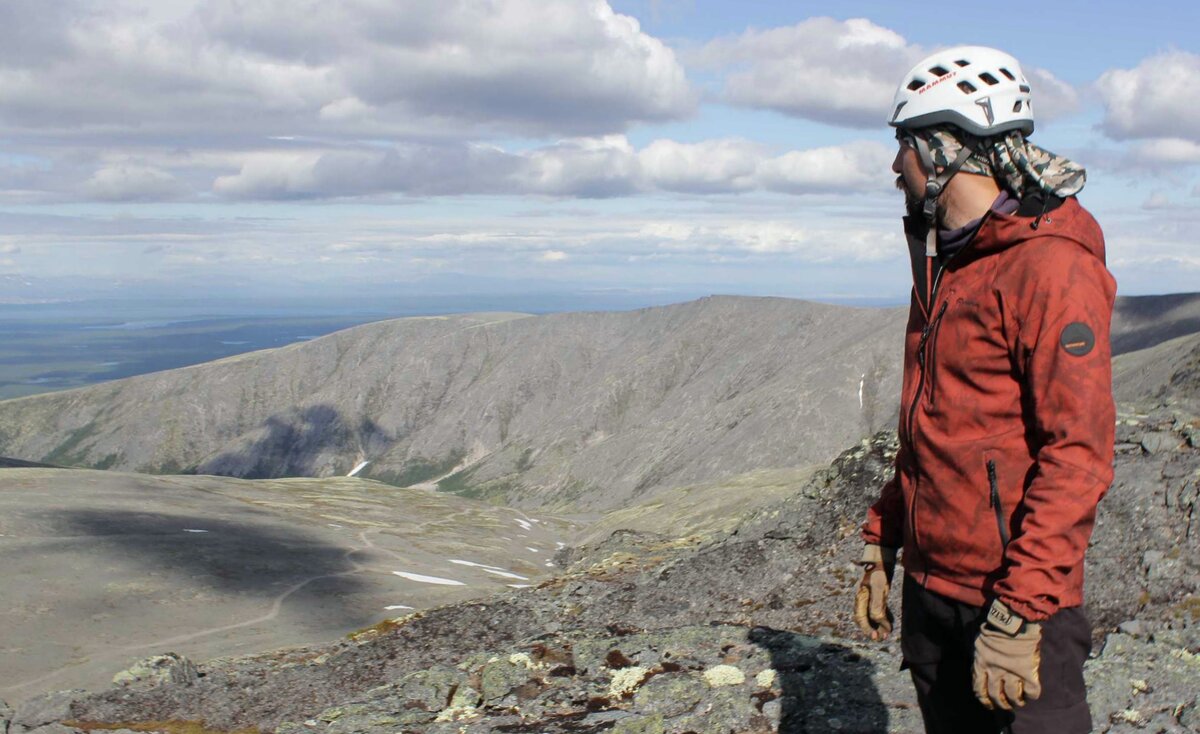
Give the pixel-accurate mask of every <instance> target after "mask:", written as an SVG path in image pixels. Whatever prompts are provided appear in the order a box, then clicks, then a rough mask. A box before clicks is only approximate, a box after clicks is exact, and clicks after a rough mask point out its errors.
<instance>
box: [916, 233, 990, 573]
mask: <svg viewBox="0 0 1200 734" xmlns="http://www.w3.org/2000/svg"><path fill="white" fill-rule="evenodd" d="M991 213H992V212H991V210H988V211H987V212H984V215H983V221H981V222H980V223H979V227H980V228H982V227H983V225H984V224H985V223H986V222H987V220H988V217H990V216H991ZM976 234H978V230H976ZM969 249H970V243H968V244H967V246H966V247H963V248H962V249H961V250H959V251H958V252H956V253H954V254H953V255H951V256H950V257H949V259H947V260H946V262H945V263H943V264H942V267H940V268H938V274H937V277H936V278H934V279H933V285H932V286H930V289H929V293H928V296H929V297H928V299H927V300H926V303H928V304H929V309H930V310H929V311H926V312H925V315H926V319H927V320H926V322H925V327H924V328H923V329H921V341H920V342H918V344H917V365H918V366H919V367H920V374H919V375H918V378H917V390H916V392H915V394H914V395H913V399H912V403H910V404H909V406H908V420H907V421H906V423H907V424H908V441H909V444H910V445H911V444H913V443H914V438H913V419H914V416H915V415H916V412H917V405H918V404H919V403H920V402H921V394H922V393H923V392H924V391H925V344H926V342H928V341H929V333H930V332H931V331H933V329H934V326H935V325H936V324H939V323H940V322H941V318H942V315H943V314H944V313H945V312H946V306H947V305H949V301H944V302H943V303H942V306H941V308H939V309H938V312H937V316H935V317H934V318H933V319H929V318H928V315H929V313H932V311H933V304H934V303H936V302H937V292H938V286H939V285H941V282H942V275H944V274H945V272H946V268H947V266H949V265H950V263H952V262H954V260H955V259H956V258H957V257H958V256H959V255H961V254H962V253H963V252H965V251H966V250H969ZM918 300H919V299H918ZM912 455H913V463H914V465H915V464H916V461H917V452H916V450H915V448H914V449H913V451H912ZM919 477H920V471H919V470H918V469H917V468H916V467H915V466H914V471H913V498H912V507H911V508H909V511H908V527H909V529H910V530H911V531H912V540H913V548H914V549H915V550H916V551H917V555H920V553H921V546H920V543H918V542H917V490H918V489H919V484H920V479H919ZM921 585H922V586H924V583H922V584H921Z"/></svg>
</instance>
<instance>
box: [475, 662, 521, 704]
mask: <svg viewBox="0 0 1200 734" xmlns="http://www.w3.org/2000/svg"><path fill="white" fill-rule="evenodd" d="M530 677H532V671H531V670H530V669H529V667H527V666H526V665H525V662H524V661H523V660H520V659H518V660H517V662H512V661H511V660H500V659H496V660H493V661H491V662H489V663H488V664H487V665H485V666H484V668H483V673H482V674H481V676H480V686H481V688H482V693H483V700H484V701H485V702H489V703H490V702H495V701H499V700H500V699H502V698H504V697H505V696H507V695H508V693H509V691H511V690H512V689H514V688H517V687H519V686H521V685H522V684H524V683H525V682H526V681H528V680H529V679H530Z"/></svg>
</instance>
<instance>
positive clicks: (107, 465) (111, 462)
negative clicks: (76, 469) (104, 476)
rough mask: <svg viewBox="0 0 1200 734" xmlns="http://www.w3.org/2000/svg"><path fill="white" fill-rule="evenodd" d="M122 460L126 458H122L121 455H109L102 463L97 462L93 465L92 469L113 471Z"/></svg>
mask: <svg viewBox="0 0 1200 734" xmlns="http://www.w3.org/2000/svg"><path fill="white" fill-rule="evenodd" d="M122 458H124V457H122V456H121V455H120V454H109V455H108V456H105V457H104V458H103V459H101V460H100V461H97V462H96V463H94V464H92V468H93V469H111V468H113V467H114V466H116V465H117V464H119V463H120V462H121V459H122Z"/></svg>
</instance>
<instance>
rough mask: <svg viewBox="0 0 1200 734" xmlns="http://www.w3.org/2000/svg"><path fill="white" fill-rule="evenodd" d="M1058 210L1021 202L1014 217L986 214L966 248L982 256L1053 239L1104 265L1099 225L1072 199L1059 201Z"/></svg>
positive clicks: (1039, 204)
mask: <svg viewBox="0 0 1200 734" xmlns="http://www.w3.org/2000/svg"><path fill="white" fill-rule="evenodd" d="M1061 201H1062V203H1061V204H1060V205H1059V206H1057V207H1053V208H1051V207H1046V209H1045V213H1044V214H1043V213H1042V209H1043V200H1042V199H1041V198H1040V197H1039V198H1037V199H1035V200H1030V201H1022V205H1021V208H1020V209H1018V210H1017V212H1016V213H1014V214H1002V213H1000V212H997V211H989V212H988V213H987V216H986V217H985V219H984V221H983V222H982V223H981V224H980V227H979V231H978V232H976V233H975V238H974V240H972V242H971V243H970V244H969V245H967V247H968V249H969V250H970V251H971V253H972V255H973V256H976V257H983V256H986V255H990V254H992V253H996V252H1000V251H1002V250H1007V249H1009V248H1012V247H1017V246H1019V245H1021V244H1022V243H1024V242H1028V241H1029V240H1034V239H1037V238H1039V237H1056V238H1059V239H1068V240H1072V241H1073V242H1075V243H1077V244H1078V245H1080V246H1081V247H1083V248H1084V249H1086V250H1087V251H1088V252H1090V253H1091V254H1092V255H1093V256H1094V257H1096V258H1098V259H1099V260H1100V262H1104V258H1105V253H1104V237H1103V235H1102V234H1101V232H1100V225H1099V224H1097V223H1096V220H1095V219H1094V218H1092V215H1091V214H1089V213H1088V212H1087V210H1085V209H1084V208H1083V207H1081V206H1080V205H1079V202H1078V201H1077V200H1076V199H1075V197H1074V196H1069V197H1067V198H1066V199H1062V200H1061Z"/></svg>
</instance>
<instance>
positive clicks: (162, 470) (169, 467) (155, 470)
mask: <svg viewBox="0 0 1200 734" xmlns="http://www.w3.org/2000/svg"><path fill="white" fill-rule="evenodd" d="M137 472H138V473H139V474H187V475H194V474H196V467H195V465H192V466H187V465H186V464H183V463H181V462H180V461H179V460H178V459H175V458H171V459H167V460H166V461H164V462H163V463H161V464H157V465H156V464H145V465H142V466H139V467H138V468H137Z"/></svg>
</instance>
